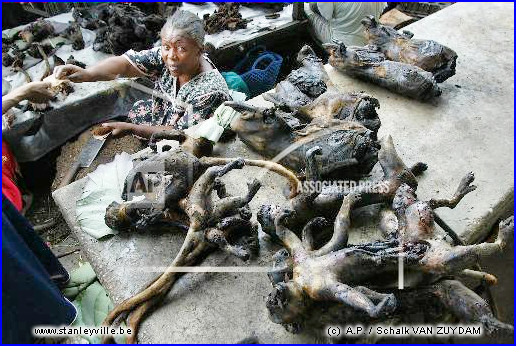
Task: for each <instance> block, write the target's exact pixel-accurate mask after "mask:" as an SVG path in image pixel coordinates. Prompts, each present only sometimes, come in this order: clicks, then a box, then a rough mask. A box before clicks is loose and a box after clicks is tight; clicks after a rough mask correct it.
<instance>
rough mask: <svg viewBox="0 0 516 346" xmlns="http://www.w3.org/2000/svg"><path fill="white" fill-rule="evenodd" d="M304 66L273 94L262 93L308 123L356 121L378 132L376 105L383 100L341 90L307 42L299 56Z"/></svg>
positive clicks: (279, 85) (298, 59)
mask: <svg viewBox="0 0 516 346" xmlns="http://www.w3.org/2000/svg"><path fill="white" fill-rule="evenodd" d="M297 61H298V63H299V64H300V65H301V67H300V68H298V69H297V70H294V71H292V72H291V73H290V74H289V75H288V76H287V78H285V80H284V81H282V82H280V83H278V85H277V86H276V89H275V90H274V92H273V93H266V94H263V98H264V100H266V101H270V102H272V103H274V104H275V105H276V106H277V107H279V108H280V109H281V110H283V111H285V112H290V113H293V115H294V116H295V117H297V118H299V119H300V120H301V121H302V122H304V123H306V124H308V123H310V122H311V121H313V120H314V119H315V118H325V119H341V120H349V121H357V122H359V123H361V124H362V125H364V126H365V127H366V128H368V129H369V130H371V131H373V133H374V134H375V135H376V133H377V131H378V129H379V128H380V125H381V122H380V118H379V117H378V114H377V113H376V108H379V107H380V103H379V102H378V100H377V99H375V98H374V97H371V96H369V95H367V94H365V93H362V92H357V93H341V92H340V91H338V90H337V89H336V88H334V87H333V85H332V84H331V82H330V79H329V77H328V74H327V73H326V70H325V69H324V66H323V64H322V60H321V59H320V58H318V57H317V55H316V54H315V52H314V51H313V49H312V48H311V47H310V46H308V45H305V46H304V47H303V48H302V49H301V50H300V51H299V53H298V55H297Z"/></svg>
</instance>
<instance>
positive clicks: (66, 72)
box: [54, 64, 90, 83]
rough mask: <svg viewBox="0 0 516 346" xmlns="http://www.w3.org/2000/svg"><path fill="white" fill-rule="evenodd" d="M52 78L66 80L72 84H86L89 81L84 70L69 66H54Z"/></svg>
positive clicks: (87, 74)
mask: <svg viewBox="0 0 516 346" xmlns="http://www.w3.org/2000/svg"><path fill="white" fill-rule="evenodd" d="M54 77H55V78H56V79H68V80H69V81H71V82H74V83H82V82H88V81H89V80H90V78H89V77H90V76H89V73H88V71H87V70H86V69H84V68H82V67H79V66H75V65H70V64H67V65H62V66H56V67H55V68H54Z"/></svg>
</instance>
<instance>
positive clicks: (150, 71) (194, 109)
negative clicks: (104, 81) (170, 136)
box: [123, 47, 231, 129]
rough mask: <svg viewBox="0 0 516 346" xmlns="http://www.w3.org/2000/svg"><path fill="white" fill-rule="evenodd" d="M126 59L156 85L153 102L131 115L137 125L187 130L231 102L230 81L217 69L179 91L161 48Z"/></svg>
mask: <svg viewBox="0 0 516 346" xmlns="http://www.w3.org/2000/svg"><path fill="white" fill-rule="evenodd" d="M123 56H124V57H125V58H126V59H127V60H129V62H130V63H131V64H132V65H133V66H135V67H136V68H137V69H139V70H140V71H141V72H143V73H145V74H146V75H147V76H148V77H150V78H151V80H152V81H153V82H154V95H153V96H152V98H151V99H149V100H140V101H137V102H135V104H134V105H133V108H132V109H131V111H130V112H129V115H128V116H129V119H130V120H131V122H133V123H135V124H142V125H166V126H174V127H175V128H177V129H186V128H188V127H190V126H193V125H195V124H197V123H198V122H199V121H201V120H204V119H207V118H209V117H210V116H212V115H213V112H214V111H215V109H217V107H218V106H220V105H221V104H222V103H223V102H224V101H228V100H230V99H231V98H230V96H229V89H228V86H227V84H226V81H225V80H224V77H222V75H221V74H220V73H219V71H218V70H216V69H213V70H210V71H207V72H202V73H200V74H198V75H197V76H195V77H194V78H192V79H191V80H190V81H188V82H187V83H186V84H184V85H183V86H182V87H181V88H180V89H179V90H177V78H175V77H174V76H172V75H171V74H170V72H169V71H168V69H167V67H166V65H165V63H164V62H163V59H162V57H161V47H156V48H152V49H149V50H142V51H140V52H135V51H133V50H130V51H128V52H126V53H125V54H124V55H123ZM206 59H207V58H206ZM208 61H209V60H208ZM210 63H211V61H210ZM212 65H213V64H212Z"/></svg>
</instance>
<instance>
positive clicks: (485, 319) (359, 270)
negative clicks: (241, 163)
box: [259, 155, 514, 335]
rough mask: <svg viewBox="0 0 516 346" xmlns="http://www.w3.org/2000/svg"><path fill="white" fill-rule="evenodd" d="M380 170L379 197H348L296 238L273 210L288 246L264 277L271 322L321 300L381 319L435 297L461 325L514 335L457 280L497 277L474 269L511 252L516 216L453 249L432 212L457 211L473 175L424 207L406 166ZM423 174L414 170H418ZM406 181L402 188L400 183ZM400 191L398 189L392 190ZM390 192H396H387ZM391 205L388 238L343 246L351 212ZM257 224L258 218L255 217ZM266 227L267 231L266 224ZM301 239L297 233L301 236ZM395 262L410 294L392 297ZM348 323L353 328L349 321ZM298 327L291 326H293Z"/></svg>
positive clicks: (293, 319) (289, 320)
mask: <svg viewBox="0 0 516 346" xmlns="http://www.w3.org/2000/svg"><path fill="white" fill-rule="evenodd" d="M383 163H384V165H383V166H382V167H383V168H384V170H385V173H386V176H388V175H389V173H394V172H398V173H403V171H405V174H399V175H398V177H395V176H393V175H391V176H390V178H387V179H386V180H385V182H384V188H383V191H382V192H380V191H374V189H372V191H369V189H368V191H365V190H360V189H356V190H353V191H349V192H348V193H347V194H346V195H345V197H344V198H343V199H342V203H341V205H340V208H339V209H338V213H337V215H336V216H335V217H334V218H333V219H331V220H334V221H333V223H332V222H328V221H327V219H324V218H321V217H316V218H314V219H312V220H309V221H308V222H307V223H306V224H305V225H304V227H303V229H302V231H301V232H294V231H293V230H292V229H291V228H290V226H288V225H289V224H292V222H291V221H288V218H290V217H291V216H293V214H296V212H294V211H293V210H278V211H277V213H276V214H275V217H274V235H275V237H277V238H278V239H279V240H280V241H281V242H282V244H283V245H284V246H285V248H286V252H283V253H282V254H280V255H278V256H276V259H277V261H276V264H275V268H273V270H272V271H271V272H270V274H269V277H270V279H271V281H272V282H273V284H274V285H275V286H274V289H273V291H272V293H271V294H270V295H269V298H268V300H267V307H268V309H269V312H270V315H271V318H272V320H273V321H274V322H276V323H281V324H285V325H290V328H292V324H298V323H300V322H301V321H302V320H303V318H304V315H306V314H307V309H308V308H309V307H310V306H311V305H312V304H314V303H315V302H319V301H333V302H335V303H338V304H342V305H343V306H346V307H347V308H351V309H352V310H354V311H356V312H357V314H358V315H362V316H367V317H368V318H369V321H370V322H371V321H378V320H379V319H383V318H386V317H387V316H388V315H390V314H395V313H396V311H397V310H398V309H399V308H400V306H399V304H400V302H405V303H407V301H408V300H410V298H408V297H410V296H412V297H414V296H417V295H426V296H427V297H428V298H430V297H434V298H437V299H438V300H439V301H440V302H441V304H442V305H443V306H444V307H445V308H447V309H448V310H449V311H451V313H452V314H454V315H455V316H456V317H457V318H458V319H460V320H462V321H468V322H476V323H481V324H482V325H483V327H484V330H485V331H486V332H487V334H488V335H497V334H499V333H501V334H509V335H510V334H512V332H513V327H512V326H511V325H508V324H505V323H502V322H500V321H499V320H497V319H496V318H495V317H494V315H493V314H492V312H491V310H490V308H489V305H488V304H487V303H486V302H485V301H484V300H483V299H482V298H481V297H479V296H478V295H477V294H476V293H474V292H473V291H471V290H469V289H468V288H466V286H464V285H463V284H462V283H460V282H459V281H457V280H455V279H454V278H455V277H456V276H459V277H460V276H467V277H473V278H477V279H481V280H485V281H487V282H489V283H491V284H493V283H495V282H496V278H495V277H494V276H493V275H491V274H488V273H484V272H479V271H476V270H471V269H470V268H472V267H473V266H474V265H476V263H477V261H478V260H479V259H480V258H483V257H489V256H493V255H496V254H499V253H501V252H503V251H505V250H506V249H507V248H508V245H509V243H510V242H512V239H513V232H514V225H513V217H511V218H509V219H507V220H505V221H503V222H501V223H500V231H499V235H498V239H497V241H496V242H495V243H481V244H476V245H464V246H452V245H451V244H449V243H448V242H447V241H445V240H444V239H443V237H442V235H440V234H439V233H438V232H436V228H435V224H434V218H435V214H434V210H435V209H437V208H441V207H448V208H454V207H455V206H456V205H457V204H458V203H459V202H460V200H461V199H462V198H463V197H464V196H465V195H466V194H468V193H469V192H471V191H473V190H474V189H475V188H476V187H475V186H474V185H471V183H472V182H473V179H474V176H473V174H472V173H468V174H467V175H466V176H465V177H464V178H463V179H462V180H461V182H460V184H459V187H458V188H457V191H456V192H455V194H454V195H453V196H452V198H450V199H431V200H430V201H421V200H419V199H418V198H417V196H416V194H415V187H414V181H412V183H411V185H412V186H410V185H409V184H408V183H410V181H411V180H413V179H412V178H414V177H413V176H412V177H410V175H411V173H409V172H407V169H406V167H405V165H404V163H403V162H402V161H401V160H400V159H399V157H397V155H391V156H390V158H388V160H386V161H384V162H383ZM420 169H421V168H419V170H420ZM403 175H405V176H406V177H405V178H402V179H401V180H405V181H406V182H407V183H400V177H402V176H403ZM396 187H397V188H396ZM393 189H395V192H394V194H393V193H392V190H393ZM389 199H390V200H391V202H392V204H391V208H392V210H393V211H394V213H395V215H396V217H397V222H396V223H394V224H392V223H391V224H390V225H391V226H392V227H390V228H389V229H383V232H384V234H385V235H386V240H384V241H379V242H373V243H366V244H361V245H348V243H347V239H348V230H349V228H350V225H351V221H352V220H351V217H350V212H351V210H352V209H354V208H356V207H358V206H361V205H362V206H363V205H368V204H369V203H376V202H379V201H381V200H384V201H387V200H389ZM259 222H260V223H262V222H263V219H261V218H259ZM328 224H329V225H330V227H331V238H329V240H326V241H325V242H323V243H322V244H317V242H316V241H315V240H316V239H317V235H318V234H317V233H320V232H321V231H322V230H323V228H327V226H328ZM263 226H264V224H263V223H262V229H264V230H267V229H269V228H268V227H263ZM266 226H269V225H266ZM298 234H301V236H299V235H298ZM400 256H402V257H403V261H404V264H405V269H404V271H405V273H406V278H405V279H404V283H405V286H407V287H410V288H411V290H412V291H411V292H410V293H409V294H408V296H407V295H405V293H404V292H406V291H397V290H396V289H395V288H396V285H397V278H398V276H397V270H398V262H399V259H400ZM347 322H350V321H349V320H348V321H347ZM294 329H296V328H294Z"/></svg>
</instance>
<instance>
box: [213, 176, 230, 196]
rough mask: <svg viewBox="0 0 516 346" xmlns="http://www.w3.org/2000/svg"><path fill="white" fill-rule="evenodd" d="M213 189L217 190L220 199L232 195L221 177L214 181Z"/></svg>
mask: <svg viewBox="0 0 516 346" xmlns="http://www.w3.org/2000/svg"><path fill="white" fill-rule="evenodd" d="M213 190H215V192H217V197H219V198H220V199H222V198H226V197H229V196H230V195H229V194H228V192H227V191H226V185H225V184H224V182H223V181H222V180H221V179H220V178H215V180H214V181H213Z"/></svg>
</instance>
